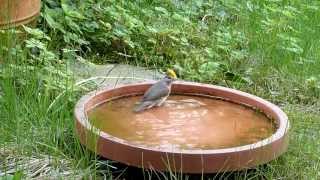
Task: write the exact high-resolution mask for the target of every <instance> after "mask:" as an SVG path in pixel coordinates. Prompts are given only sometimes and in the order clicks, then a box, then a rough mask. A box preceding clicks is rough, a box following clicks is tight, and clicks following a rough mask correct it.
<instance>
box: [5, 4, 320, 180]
mask: <svg viewBox="0 0 320 180" xmlns="http://www.w3.org/2000/svg"><path fill="white" fill-rule="evenodd" d="M319 7H320V3H319V2H318V1H308V3H306V2H303V1H281V0H279V1H263V0H261V1H243V2H238V1H234V0H226V1H210V0H199V1H195V2H194V1H147V0H142V1H132V2H131V1H122V0H120V1H113V0H106V1H102V0H96V1H95V2H93V1H90V0H85V1H83V2H82V3H81V4H80V3H79V4H78V3H76V2H74V1H71V0H64V1H61V2H60V1H59V2H58V1H52V0H44V1H42V10H41V12H42V14H41V17H39V19H38V25H37V26H36V27H29V26H25V27H19V28H18V29H11V30H0V62H1V63H0V119H1V125H0V132H1V137H0V162H1V164H0V176H3V177H4V176H6V177H11V178H13V177H16V178H17V179H19V177H20V178H41V177H42V178H43V177H57V178H58V177H60V178H67V179H69V178H78V177H79V178H80V177H82V178H85V179H86V178H88V179H90V178H95V177H97V178H98V179H99V178H103V177H113V178H116V177H123V178H126V179H130V177H141V178H149V177H153V178H158V179H199V178H201V177H202V176H201V175H197V176H196V175H188V174H183V175H181V174H179V173H177V174H173V173H161V172H157V173H156V172H143V173H142V171H141V170H139V169H135V168H127V167H126V166H123V165H119V164H117V163H115V162H110V161H105V160H103V159H101V158H100V157H98V156H96V155H95V154H94V153H92V152H90V151H88V150H87V149H85V148H84V147H83V146H81V145H80V144H79V141H78V139H77V136H76V135H75V132H74V123H73V115H72V111H73V107H74V104H75V102H76V101H77V100H78V99H79V98H80V97H81V96H82V95H83V94H85V93H86V92H88V91H90V90H93V89H96V88H97V87H98V86H100V82H103V84H102V85H108V83H106V82H110V84H112V85H115V84H119V83H120V82H121V83H122V82H123V83H130V82H132V80H134V81H136V80H138V81H143V80H144V79H148V80H150V79H158V78H159V77H161V71H164V70H165V69H166V68H168V67H170V68H174V69H175V70H176V71H177V73H178V76H179V78H180V79H183V80H188V81H197V82H203V83H209V84H215V85H220V86H226V87H230V88H234V89H239V90H242V91H245V92H248V93H251V94H254V95H257V96H260V97H262V98H265V99H267V100H269V101H271V102H273V103H274V104H277V105H278V106H280V107H281V108H282V109H283V110H284V111H285V112H286V113H287V115H288V117H289V121H290V123H291V129H290V144H289V148H288V151H287V152H286V153H285V154H284V155H283V156H281V157H280V158H278V159H277V160H275V161H272V162H270V163H268V164H265V165H262V166H259V167H257V168H255V169H253V170H247V171H239V172H231V173H219V174H210V175H203V178H204V179H227V178H229V179H230V178H231V179H318V178H319V177H320V174H319V172H320V171H319V170H320V158H319V157H318V154H319V153H320V142H319V141H318V139H319V137H320V123H319V122H320V109H319V107H320V104H319V103H320V101H319V100H320V76H319V73H320V70H319V69H320V60H319V59H320V34H319V33H320V26H319V25H318V22H319V20H320V11H319ZM92 63H94V64H92ZM98 64H99V65H98ZM115 64H121V65H116V68H120V69H121V72H123V73H121V75H120V74H118V70H117V71H114V70H115V69H113V68H112V67H114V65H115ZM131 66H136V67H138V70H137V71H133V69H131V68H129V69H128V67H131ZM145 68H146V69H149V70H148V71H145V70H144V69H145ZM110 69H111V70H112V71H110V72H109V70H110ZM119 72H120V70H119ZM135 72H143V73H135ZM145 72H146V73H145ZM154 72H155V73H154ZM98 76H99V77H100V76H108V77H109V78H106V80H105V81H102V80H100V79H101V77H100V78H98ZM116 76H125V77H127V76H131V77H132V76H133V77H134V78H129V79H125V80H124V79H123V77H122V78H121V80H119V81H118V80H115V79H114V78H115V77H116ZM92 77H93V78H92ZM110 77H111V78H110ZM102 79H103V78H102ZM38 162H39V163H38ZM115 168H117V169H115Z"/></svg>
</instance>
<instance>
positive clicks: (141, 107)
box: [133, 101, 153, 113]
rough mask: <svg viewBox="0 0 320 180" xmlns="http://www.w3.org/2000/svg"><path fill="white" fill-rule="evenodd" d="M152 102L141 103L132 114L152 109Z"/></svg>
mask: <svg viewBox="0 0 320 180" xmlns="http://www.w3.org/2000/svg"><path fill="white" fill-rule="evenodd" d="M152 104H153V103H152V102H150V101H146V102H141V103H139V104H137V105H136V107H135V108H134V109H133V111H134V112H136V113H138V112H142V111H144V110H146V109H149V108H151V107H152Z"/></svg>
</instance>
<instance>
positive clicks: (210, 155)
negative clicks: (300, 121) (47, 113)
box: [75, 82, 289, 173]
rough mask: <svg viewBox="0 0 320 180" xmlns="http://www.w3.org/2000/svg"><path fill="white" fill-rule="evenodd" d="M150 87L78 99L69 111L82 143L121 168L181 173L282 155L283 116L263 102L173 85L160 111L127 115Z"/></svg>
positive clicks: (233, 92)
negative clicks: (74, 120)
mask: <svg viewBox="0 0 320 180" xmlns="http://www.w3.org/2000/svg"><path fill="white" fill-rule="evenodd" d="M150 85H151V84H150V83H141V84H132V85H125V86H121V87H117V88H113V89H104V90H101V91H99V92H92V93H89V94H88V95H86V96H84V97H83V98H81V100H80V101H79V102H78V103H77V105H76V108H75V116H76V128H77V133H78V135H79V137H80V141H81V143H82V144H84V145H86V146H87V147H88V148H89V149H91V150H93V151H96V152H97V153H98V154H99V155H101V156H103V157H106V158H108V159H112V160H115V161H118V162H122V163H125V164H127V165H132V166H137V167H143V168H152V169H156V170H169V169H170V170H171V171H176V172H185V173H211V172H221V171H233V170H241V169H246V168H252V167H254V166H257V165H259V164H263V163H266V162H268V161H270V160H272V159H275V158H277V157H278V156H279V155H281V154H282V153H283V152H285V151H286V149H287V146H288V135H287V133H288V128H289V122H288V120H287V116H286V115H285V113H284V112H283V111H281V109H280V108H278V107H277V106H275V105H273V104H271V103H270V102H268V101H266V100H263V99H261V98H259V97H256V96H253V95H250V94H247V93H244V92H241V91H237V90H233V89H229V88H224V87H218V86H213V85H206V84H199V83H190V82H175V83H174V84H173V86H172V95H171V96H170V97H169V98H168V100H167V101H166V102H165V104H164V105H163V106H162V107H157V108H153V109H150V110H147V111H145V112H142V113H133V112H132V109H133V106H134V103H135V102H137V101H138V100H139V98H140V97H139V95H142V94H143V93H144V92H145V91H146V90H147V89H148V87H150Z"/></svg>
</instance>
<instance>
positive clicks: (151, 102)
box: [133, 69, 177, 113]
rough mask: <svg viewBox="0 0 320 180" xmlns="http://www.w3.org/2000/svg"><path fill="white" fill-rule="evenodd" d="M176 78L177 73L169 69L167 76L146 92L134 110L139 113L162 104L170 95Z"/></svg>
mask: <svg viewBox="0 0 320 180" xmlns="http://www.w3.org/2000/svg"><path fill="white" fill-rule="evenodd" d="M176 79H177V75H176V73H175V72H174V71H173V70H172V69H168V70H167V73H166V76H165V77H164V78H163V79H161V80H160V81H158V82H156V83H155V84H153V85H152V86H151V87H150V88H149V89H148V90H147V91H146V92H145V93H144V95H143V97H142V98H141V100H140V101H139V102H138V104H137V105H136V106H135V107H134V109H133V111H134V112H136V113H139V112H142V111H145V110H147V109H150V108H152V107H155V106H158V107H159V106H161V105H162V104H163V103H164V101H165V100H166V99H167V98H168V96H169V95H170V92H171V85H172V82H173V81H174V80H176Z"/></svg>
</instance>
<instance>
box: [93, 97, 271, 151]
mask: <svg viewBox="0 0 320 180" xmlns="http://www.w3.org/2000/svg"><path fill="white" fill-rule="evenodd" d="M140 98H141V97H140V96H133V97H125V98H120V99H116V100H113V101H110V102H107V103H104V104H102V105H100V106H98V107H96V108H94V109H93V110H91V111H89V112H88V115H89V119H90V121H91V123H93V124H94V125H95V126H96V127H97V128H98V129H100V130H101V131H104V132H106V133H108V134H110V135H112V136H116V137H118V138H121V139H123V140H126V141H129V142H130V143H132V144H135V145H139V146H145V147H153V148H160V149H169V150H174V149H188V150H191V149H219V148H227V147H235V146H239V145H246V144H251V143H254V142H257V141H259V140H262V139H264V138H267V137H269V136H271V134H272V133H273V132H274V131H275V124H274V123H273V122H272V121H271V120H270V119H268V118H267V117H266V116H265V115H264V114H262V113H260V112H258V111H256V110H253V109H251V108H248V107H245V106H243V105H239V104H235V103H231V102H227V101H223V100H218V99H213V98H209V97H200V96H185V95H173V96H170V97H169V98H168V100H167V101H166V102H165V103H164V105H163V106H162V107H157V108H153V109H150V110H147V111H144V112H142V113H134V112H133V111H132V109H133V107H134V105H135V103H136V102H137V101H138V100H139V99H140Z"/></svg>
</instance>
